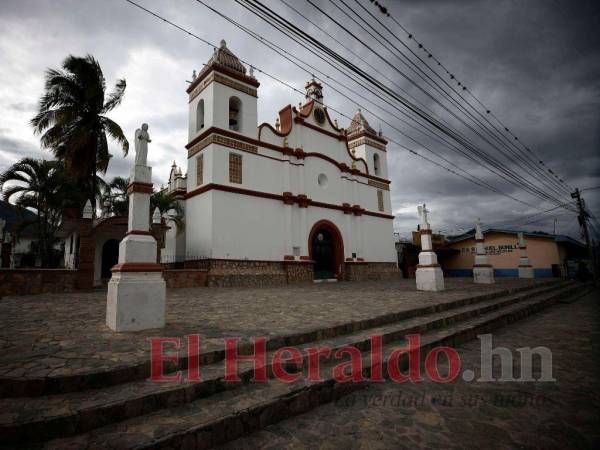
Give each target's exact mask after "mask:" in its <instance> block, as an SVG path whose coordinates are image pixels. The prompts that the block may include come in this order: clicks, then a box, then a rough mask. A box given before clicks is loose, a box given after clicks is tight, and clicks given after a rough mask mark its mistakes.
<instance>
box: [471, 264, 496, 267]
mask: <svg viewBox="0 0 600 450" xmlns="http://www.w3.org/2000/svg"><path fill="white" fill-rule="evenodd" d="M475 267H494V266H492V265H491V264H473V268H475Z"/></svg>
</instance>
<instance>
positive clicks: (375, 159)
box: [373, 153, 380, 175]
mask: <svg viewBox="0 0 600 450" xmlns="http://www.w3.org/2000/svg"><path fill="white" fill-rule="evenodd" d="M373 170H374V171H375V175H379V172H380V171H379V155H378V154H377V153H375V154H374V155H373Z"/></svg>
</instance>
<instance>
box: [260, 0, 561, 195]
mask: <svg viewBox="0 0 600 450" xmlns="http://www.w3.org/2000/svg"><path fill="white" fill-rule="evenodd" d="M306 1H307V2H308V3H309V4H310V5H311V6H313V7H314V8H316V9H317V10H319V11H320V12H321V13H322V14H324V15H325V16H326V17H327V18H329V19H330V20H331V21H332V22H334V23H335V24H336V25H338V26H339V27H340V28H341V29H343V30H344V31H345V32H347V33H348V34H349V35H350V36H352V37H353V39H355V40H356V41H358V42H359V43H361V45H363V46H365V47H366V48H367V49H368V50H369V51H370V52H372V53H373V54H375V55H376V56H377V57H378V58H380V59H381V60H382V61H383V62H384V63H386V64H387V65H389V66H390V67H391V68H392V69H394V70H395V71H396V72H398V73H399V74H400V75H402V76H404V77H405V78H406V79H407V80H408V81H409V82H411V83H412V84H413V85H414V86H415V87H417V88H418V89H419V90H420V91H422V92H423V93H425V94H426V95H427V96H428V97H430V98H431V99H432V100H433V101H434V102H436V103H437V104H438V105H440V106H441V107H442V108H443V109H444V110H445V111H446V112H448V113H449V114H450V115H451V116H452V117H454V118H455V119H457V120H458V121H460V122H461V123H462V124H463V125H464V126H466V127H467V128H468V129H469V130H470V131H471V132H473V133H474V134H475V135H476V136H477V137H478V138H479V139H481V140H482V141H483V142H485V143H487V144H489V145H491V146H492V147H494V148H495V149H496V150H498V151H499V152H500V153H502V154H503V155H504V156H505V157H507V159H509V161H510V162H511V163H512V164H513V165H515V166H516V167H519V168H521V167H520V163H518V162H517V161H515V160H514V159H513V158H512V157H511V156H510V155H508V154H507V153H505V151H504V150H503V149H502V148H500V147H497V146H496V145H495V144H494V143H492V142H491V141H489V139H488V138H486V137H485V136H483V135H482V134H481V133H480V132H479V131H477V130H476V129H474V128H473V127H472V126H471V125H470V124H468V123H467V122H465V120H464V119H462V118H461V117H459V116H458V115H456V114H455V113H454V112H453V111H451V110H450V109H449V108H448V107H447V106H446V105H444V104H443V103H442V102H441V101H439V100H438V99H436V98H435V97H433V96H432V95H431V93H429V92H428V91H426V90H425V89H424V88H423V87H421V86H420V85H419V84H417V83H416V82H415V81H414V80H412V79H411V78H410V77H408V76H407V75H406V74H404V73H403V72H402V71H400V70H399V69H398V68H397V67H396V66H395V65H392V64H391V63H390V62H389V61H388V60H387V59H386V58H384V57H383V56H382V55H381V54H379V53H378V52H377V51H375V50H374V49H373V48H372V47H370V46H369V45H367V44H366V43H365V42H364V41H363V40H362V39H359V38H358V37H357V36H356V34H353V33H351V32H350V30H349V29H347V28H346V27H345V26H344V25H342V24H340V22H338V21H337V20H335V19H334V18H333V17H331V16H330V15H329V14H327V12H325V11H324V10H323V9H322V8H320V7H319V6H318V5H316V4H315V3H313V2H312V1H311V0H306ZM340 1H341V2H342V4H344V6H346V9H347V10H349V11H351V12H352V13H353V14H354V15H355V16H357V17H358V18H359V19H360V20H361V21H363V22H365V23H366V24H367V25H369V26H370V24H369V23H368V22H367V21H365V20H364V19H363V18H362V17H361V16H360V15H358V14H357V13H356V11H354V10H353V9H352V8H350V7H349V6H348V5H347V4H346V3H345V2H344V0H340ZM254 3H260V2H258V1H255V2H254ZM331 4H333V6H334V7H336V8H337V9H338V10H339V11H340V12H342V14H344V15H345V16H346V17H348V18H349V19H350V20H352V21H353V22H354V23H357V24H358V22H356V20H354V19H352V17H351V16H350V15H349V13H348V12H346V10H344V9H343V8H340V7H339V6H338V5H337V4H336V3H335V2H331ZM359 6H360V7H361V8H363V9H364V7H362V5H361V4H360V3H359ZM365 11H366V10H365ZM367 12H368V11H367ZM369 14H370V13H369ZM382 25H383V24H382ZM358 26H359V27H360V28H361V29H362V30H363V31H364V32H366V33H367V34H368V35H369V36H371V37H372V38H374V39H375V40H376V41H377V42H378V43H379V44H380V45H381V46H382V47H383V48H387V47H386V45H385V44H387V45H388V46H391V47H392V48H393V49H394V50H396V51H397V52H398V53H399V54H398V53H394V52H393V51H392V50H390V48H387V50H388V51H389V52H390V53H391V54H392V55H394V56H395V57H397V58H398V60H399V61H400V62H402V63H403V64H405V65H406V66H407V67H408V68H409V69H411V70H413V71H414V72H415V74H416V75H417V76H418V77H419V78H421V79H422V80H423V81H425V83H426V84H427V85H429V86H430V87H433V88H434V90H436V91H437V92H438V93H442V95H445V96H446V97H447V98H448V99H450V101H451V103H452V104H453V106H455V107H458V109H459V111H460V112H461V113H462V114H465V116H467V118H470V119H471V120H473V122H474V123H475V125H476V126H479V127H480V128H483V129H484V130H485V127H482V125H481V122H479V121H477V120H476V118H474V116H473V115H472V114H470V113H469V112H468V111H466V109H465V108H464V107H462V106H461V105H460V104H458V102H457V101H456V100H455V99H454V98H453V97H452V96H451V95H450V94H448V93H447V91H445V90H444V89H443V87H441V86H440V85H439V84H438V83H437V82H435V81H434V80H433V79H431V77H430V76H429V75H427V74H426V73H425V72H424V71H422V70H421V69H420V68H419V67H418V66H417V65H416V64H415V63H414V62H413V61H411V60H410V58H408V57H407V56H406V55H405V54H404V53H402V51H401V50H399V49H398V48H397V47H396V46H395V45H394V44H392V43H391V42H390V41H389V40H387V39H386V40H385V41H386V42H382V41H381V40H380V39H378V38H377V37H376V36H375V35H374V34H373V33H371V32H370V31H369V30H367V29H366V28H365V27H363V26H362V25H360V24H358ZM371 28H372V26H371ZM374 31H375V33H377V34H378V35H379V36H381V34H380V33H379V32H378V31H377V30H374ZM384 39H385V38H384ZM400 42H401V41H400ZM401 43H402V42H401ZM402 44H403V43H402ZM403 45H404V44H403ZM405 47H406V45H405ZM407 48H408V47H407ZM409 50H410V49H409ZM411 52H412V50H411ZM413 54H414V52H413ZM415 56H417V58H418V55H416V54H415ZM402 57H404V58H405V59H406V60H407V61H408V62H410V63H411V64H412V66H410V65H409V64H407V63H406V62H405V61H404V60H403V59H402ZM421 61H422V60H421ZM422 62H423V63H424V61H422ZM425 77H426V78H425ZM442 81H444V80H442ZM444 82H445V81H444ZM446 84H447V83H446ZM486 131H487V132H488V134H489V133H490V132H489V130H486ZM493 137H495V138H496V139H497V137H496V136H493ZM463 139H464V137H463ZM509 150H510V148H509ZM513 153H514V152H513ZM480 156H481V154H480ZM488 158H489V159H492V158H491V157H489V156H488ZM488 158H486V159H488ZM494 160H495V159H494ZM495 161H496V162H497V160H495ZM521 170H523V169H522V168H521ZM525 172H526V173H527V174H528V175H529V173H528V171H527V170H526V171H525ZM505 173H506V171H505ZM533 175H534V176H536V178H538V181H540V180H539V176H537V174H535V173H533ZM509 176H511V177H512V175H509ZM513 178H515V177H513ZM520 180H521V181H522V182H525V183H527V184H528V185H529V187H530V188H533V189H535V190H537V193H538V194H541V195H542V196H545V197H546V198H547V199H550V196H549V195H548V194H547V193H546V192H545V191H542V190H539V189H537V187H535V186H534V185H533V183H530V182H529V181H528V180H526V179H524V178H522V177H520ZM542 183H544V182H543V181H542ZM550 188H551V189H552V187H550ZM545 189H548V186H546V188H545ZM555 193H556V191H555ZM558 195H559V196H560V195H564V194H561V193H558Z"/></svg>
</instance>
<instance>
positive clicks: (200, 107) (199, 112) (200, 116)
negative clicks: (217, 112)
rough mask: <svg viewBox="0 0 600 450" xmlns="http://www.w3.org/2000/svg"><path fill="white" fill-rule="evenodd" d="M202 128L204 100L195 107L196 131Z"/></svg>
mask: <svg viewBox="0 0 600 450" xmlns="http://www.w3.org/2000/svg"><path fill="white" fill-rule="evenodd" d="M202 128H204V100H200V101H199V102H198V106H197V107H196V131H200V130H201V129H202Z"/></svg>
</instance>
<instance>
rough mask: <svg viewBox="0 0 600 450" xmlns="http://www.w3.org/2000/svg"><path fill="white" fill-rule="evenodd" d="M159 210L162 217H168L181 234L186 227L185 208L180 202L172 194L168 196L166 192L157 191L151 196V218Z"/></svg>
mask: <svg viewBox="0 0 600 450" xmlns="http://www.w3.org/2000/svg"><path fill="white" fill-rule="evenodd" d="M156 208H158V210H159V211H160V215H161V216H162V217H166V218H167V220H170V221H172V222H173V223H174V224H175V225H176V226H177V231H178V232H180V231H181V230H183V227H184V226H185V224H184V220H183V208H182V206H181V204H180V203H179V201H177V200H176V199H175V197H173V195H171V194H167V192H166V191H165V190H161V191H156V192H154V193H153V194H152V195H151V196H150V217H152V214H153V213H154V210H155V209H156Z"/></svg>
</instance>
